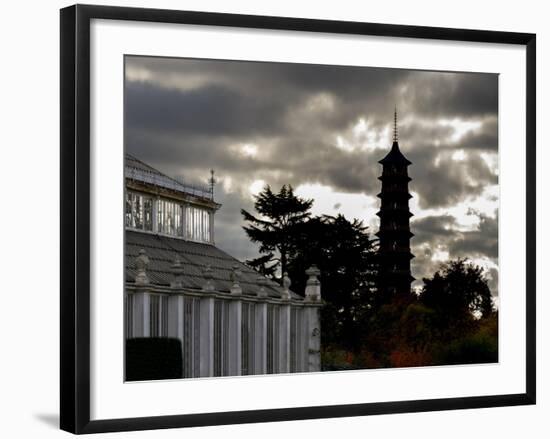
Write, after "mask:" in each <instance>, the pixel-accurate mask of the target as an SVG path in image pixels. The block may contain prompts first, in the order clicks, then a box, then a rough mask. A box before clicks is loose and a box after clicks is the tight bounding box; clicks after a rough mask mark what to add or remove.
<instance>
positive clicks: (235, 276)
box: [229, 264, 243, 295]
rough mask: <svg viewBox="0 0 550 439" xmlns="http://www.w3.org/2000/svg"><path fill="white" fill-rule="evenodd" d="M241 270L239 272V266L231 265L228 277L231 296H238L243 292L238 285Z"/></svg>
mask: <svg viewBox="0 0 550 439" xmlns="http://www.w3.org/2000/svg"><path fill="white" fill-rule="evenodd" d="M241 274H242V273H241V270H239V266H238V265H237V264H235V265H233V269H232V270H231V274H230V275H229V280H230V281H231V283H232V285H231V289H230V292H231V294H235V295H240V294H242V292H243V290H242V288H241V285H240V279H241Z"/></svg>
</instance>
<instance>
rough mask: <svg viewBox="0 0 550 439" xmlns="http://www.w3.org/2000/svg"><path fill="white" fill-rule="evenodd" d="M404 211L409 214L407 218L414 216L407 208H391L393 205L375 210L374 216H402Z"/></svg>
mask: <svg viewBox="0 0 550 439" xmlns="http://www.w3.org/2000/svg"><path fill="white" fill-rule="evenodd" d="M404 213H407V214H408V215H409V218H411V217H413V216H414V213H411V212H410V211H409V209H405V208H399V207H398V208H397V209H395V208H393V207H384V208H383V209H381V210H379V211H378V212H376V216H379V217H380V218H382V216H386V215H387V216H393V217H394V218H399V217H401V216H403V214H404Z"/></svg>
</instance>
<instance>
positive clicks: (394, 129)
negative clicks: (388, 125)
mask: <svg viewBox="0 0 550 439" xmlns="http://www.w3.org/2000/svg"><path fill="white" fill-rule="evenodd" d="M393 141H394V142H397V141H398V136H397V106H396V107H395V108H394V111H393Z"/></svg>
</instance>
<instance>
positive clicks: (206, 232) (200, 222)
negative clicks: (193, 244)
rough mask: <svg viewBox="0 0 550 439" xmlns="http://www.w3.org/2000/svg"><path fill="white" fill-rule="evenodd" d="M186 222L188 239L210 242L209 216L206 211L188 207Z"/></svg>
mask: <svg viewBox="0 0 550 439" xmlns="http://www.w3.org/2000/svg"><path fill="white" fill-rule="evenodd" d="M186 221H187V223H186V224H187V230H186V232H187V238H188V239H192V240H193V241H201V242H210V214H209V213H208V211H207V210H205V209H200V208H198V207H191V206H188V207H187V208H186Z"/></svg>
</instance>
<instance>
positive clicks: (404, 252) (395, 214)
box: [376, 110, 414, 296]
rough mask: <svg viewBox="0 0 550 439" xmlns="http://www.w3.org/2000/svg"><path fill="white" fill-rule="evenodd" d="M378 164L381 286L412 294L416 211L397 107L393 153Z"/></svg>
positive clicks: (387, 292)
mask: <svg viewBox="0 0 550 439" xmlns="http://www.w3.org/2000/svg"><path fill="white" fill-rule="evenodd" d="M378 163H380V164H381V165H382V176H381V177H378V179H379V180H380V181H381V182H382V191H381V192H380V193H379V194H378V197H379V198H380V200H381V205H380V211H379V212H378V213H377V214H376V215H378V216H379V217H380V230H379V231H378V233H377V234H376V235H377V236H378V238H379V250H378V253H379V275H380V277H379V289H380V292H381V293H382V294H384V295H386V296H389V295H392V296H393V295H403V296H408V295H410V293H411V283H412V281H413V280H414V277H413V276H412V275H411V259H412V258H414V255H413V254H412V253H411V246H410V240H411V238H412V237H413V236H414V235H413V233H411V230H410V225H409V219H410V218H411V217H412V216H413V214H412V213H411V212H410V211H409V200H410V199H411V198H412V195H411V194H410V193H409V187H408V186H409V181H411V178H410V177H409V175H408V173H407V168H408V167H409V166H410V165H411V164H412V163H411V162H410V161H409V160H407V158H406V157H405V156H404V155H403V154H402V153H401V151H400V150H399V143H398V135H397V110H395V112H394V125H393V144H392V147H391V150H390V152H389V153H388V154H387V155H386V156H385V157H384V158H383V159H382V160H380V161H379V162H378Z"/></svg>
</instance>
